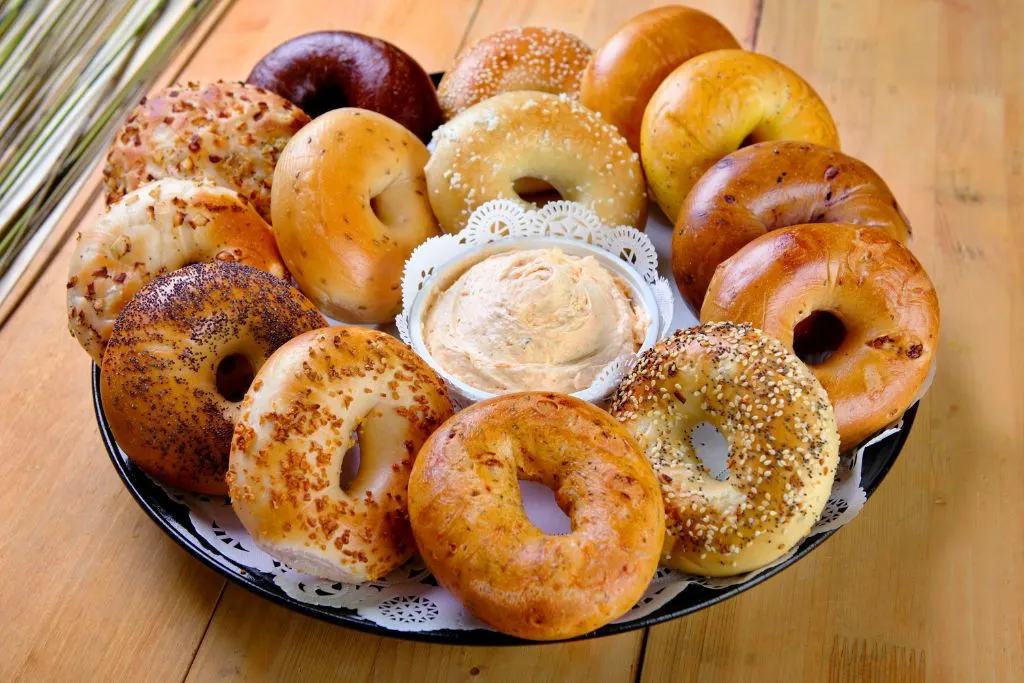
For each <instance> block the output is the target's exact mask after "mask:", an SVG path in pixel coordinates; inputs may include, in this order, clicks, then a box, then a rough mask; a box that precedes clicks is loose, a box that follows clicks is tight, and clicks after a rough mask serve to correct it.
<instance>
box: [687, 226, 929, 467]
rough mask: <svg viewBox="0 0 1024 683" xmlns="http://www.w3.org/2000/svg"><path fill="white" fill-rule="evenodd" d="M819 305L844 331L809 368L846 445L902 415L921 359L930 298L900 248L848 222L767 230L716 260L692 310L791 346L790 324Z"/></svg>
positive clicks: (920, 272)
mask: <svg viewBox="0 0 1024 683" xmlns="http://www.w3.org/2000/svg"><path fill="white" fill-rule="evenodd" d="M822 311H825V312H828V313H831V314H832V315H834V316H836V317H837V318H838V319H839V320H840V321H841V322H842V324H843V326H844V327H845V328H846V333H845V337H844V338H843V339H842V342H841V343H840V345H839V347H838V348H837V349H836V350H835V352H834V353H833V354H832V356H831V357H830V358H828V359H827V360H826V361H824V362H823V363H821V364H818V365H812V366H811V370H812V371H813V372H814V374H815V376H817V378H818V379H819V380H820V381H821V384H822V386H824V387H825V390H826V391H827V392H828V396H829V399H830V400H831V401H832V405H833V406H835V411H836V421H837V422H838V423H839V435H840V437H841V438H842V447H843V449H847V448H851V447H853V446H856V445H857V444H858V443H860V442H861V441H863V440H864V439H866V438H868V437H869V436H871V435H872V434H873V433H875V432H876V431H878V430H879V429H881V428H882V427H885V426H886V425H887V424H889V423H890V422H892V421H893V420H895V419H896V418H898V417H899V416H900V415H901V414H903V412H904V411H905V410H906V409H907V408H908V407H909V406H910V404H911V403H912V402H913V401H914V399H915V398H916V397H917V395H918V393H919V392H920V390H921V387H922V386H923V385H924V382H925V380H926V378H927V376H928V371H929V369H930V368H931V364H932V359H933V357H934V354H935V347H936V344H937V343H938V340H939V302H938V298H937V297H936V294H935V288H934V287H933V286H932V283H931V280H930V279H929V278H928V274H927V273H926V272H925V271H924V268H922V267H921V264H920V263H918V261H917V259H916V258H914V255H913V254H911V253H910V250H909V249H907V248H906V247H904V246H903V245H902V244H900V243H899V242H897V241H895V240H893V239H892V238H890V237H889V236H888V235H886V234H885V233H884V232H883V231H881V230H876V229H873V228H863V227H858V226H855V225H841V224H828V223H815V224H811V225H798V226H794V227H791V228H785V229H782V230H776V231H774V232H769V233H767V234H765V235H762V236H761V237H758V238H757V239H755V240H754V241H752V242H750V243H749V244H747V245H746V246H745V247H743V248H742V249H740V250H739V251H738V252H736V253H735V254H734V255H733V256H732V257H731V258H729V259H728V260H726V261H725V262H724V263H722V265H720V266H719V267H718V270H717V271H715V276H714V277H713V278H712V279H711V286H710V287H709V288H708V294H707V297H706V298H705V299H704V306H703V307H702V308H701V316H700V317H701V320H703V321H708V320H734V321H737V322H749V323H751V324H753V325H756V326H758V327H760V328H762V329H763V330H764V331H765V332H767V333H768V334H770V335H772V336H773V337H776V338H778V339H780V340H782V342H783V343H784V344H785V345H786V347H787V348H789V349H792V348H793V339H794V329H796V327H797V325H798V324H800V323H801V322H802V321H804V320H806V319H807V318H808V317H809V316H810V315H811V314H812V313H818V312H822Z"/></svg>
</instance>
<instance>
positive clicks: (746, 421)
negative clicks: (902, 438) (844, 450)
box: [611, 323, 839, 576]
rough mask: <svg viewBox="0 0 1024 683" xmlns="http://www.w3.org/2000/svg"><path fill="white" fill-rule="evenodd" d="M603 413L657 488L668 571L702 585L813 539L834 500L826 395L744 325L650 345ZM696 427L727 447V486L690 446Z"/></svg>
mask: <svg viewBox="0 0 1024 683" xmlns="http://www.w3.org/2000/svg"><path fill="white" fill-rule="evenodd" d="M611 413H612V415H614V416H615V417H616V418H617V419H618V420H619V421H620V422H622V423H623V424H624V425H625V427H626V429H627V430H628V431H629V432H630V434H632V435H633V437H634V438H635V439H636V441H637V443H638V444H639V445H640V449H641V450H642V451H643V452H644V453H645V454H646V455H647V459H648V460H649V461H650V462H651V465H653V466H654V471H655V473H656V475H657V477H658V479H659V482H660V483H661V491H662V495H663V496H664V501H665V523H666V526H667V533H666V536H665V546H664V550H663V554H662V559H661V562H662V564H663V565H665V566H667V567H671V568H673V569H678V570H681V571H685V572H690V573H693V574H700V575H703V576H730V575H734V574H741V573H744V572H748V571H752V570H754V569H758V568H760V567H763V566H765V565H767V564H769V563H771V562H773V561H774V560H776V559H778V558H779V557H781V556H782V555H784V554H785V553H786V552H788V551H789V550H790V549H791V548H792V547H793V546H794V545H796V543H798V542H799V541H800V539H802V538H803V537H804V536H805V535H806V534H807V533H808V532H809V531H810V529H811V527H812V526H813V525H814V523H815V521H817V519H818V517H819V515H820V514H821V511H822V509H823V508H824V506H825V503H826V501H827V500H828V497H829V494H830V493H831V491H832V482H833V480H834V478H835V474H836V466H837V465H838V463H839V434H838V432H837V430H836V421H835V415H834V414H833V412H832V406H831V405H830V404H829V402H828V396H826V394H825V390H824V389H822V387H821V385H820V384H819V383H818V381H817V380H816V379H815V378H814V375H813V374H812V373H811V372H810V371H809V370H808V369H807V366H805V365H804V364H803V363H802V362H801V361H800V360H799V359H798V358H797V357H796V356H794V355H793V354H791V353H790V352H789V351H787V350H786V348H785V346H783V345H782V343H781V342H779V341H777V340H775V339H773V338H771V337H769V336H768V335H766V334H764V333H763V332H761V331H760V330H757V329H755V328H753V327H750V326H749V325H737V324H733V323H711V324H706V325H702V326H700V327H691V328H690V329H687V330H679V331H677V332H676V333H675V334H674V335H673V336H671V337H669V338H667V339H663V340H662V341H660V342H658V343H657V344H656V345H655V346H654V347H653V348H651V349H650V350H648V351H647V352H645V353H644V354H643V355H642V356H641V357H640V360H639V361H638V363H637V364H636V366H634V368H633V369H632V370H631V371H630V372H629V374H628V375H627V377H626V378H625V379H624V380H623V382H622V384H621V385H620V386H619V388H618V390H617V391H616V393H615V395H614V396H613V398H612V405H611ZM703 422H707V423H710V424H711V425H712V426H713V427H715V428H716V429H717V430H718V431H719V432H720V433H721V435H722V436H723V437H725V441H726V443H727V444H728V448H729V454H728V460H727V462H728V465H729V476H728V478H727V479H725V480H724V481H718V480H716V479H715V478H714V477H712V475H711V472H709V471H708V468H707V467H706V466H705V465H704V464H703V463H702V462H701V461H700V459H699V458H698V455H697V451H696V449H695V447H694V445H693V441H692V435H691V431H692V430H693V428H694V427H696V426H698V425H699V424H701V423H703Z"/></svg>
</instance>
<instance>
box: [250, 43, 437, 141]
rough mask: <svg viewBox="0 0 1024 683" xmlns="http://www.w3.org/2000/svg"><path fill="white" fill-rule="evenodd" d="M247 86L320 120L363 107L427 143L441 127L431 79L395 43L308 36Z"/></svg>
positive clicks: (278, 50) (263, 66)
mask: <svg viewBox="0 0 1024 683" xmlns="http://www.w3.org/2000/svg"><path fill="white" fill-rule="evenodd" d="M245 80H246V82H247V83H251V84H253V85H256V86H259V87H261V88H265V89H267V90H269V91H270V92H273V93H277V94H278V95H280V96H281V97H283V98H285V99H286V100H288V101H290V102H292V103H294V104H295V105H296V106H298V107H299V108H301V109H302V110H303V111H304V112H306V113H307V114H309V115H310V116H312V117H313V118H316V117H317V116H320V115H321V114H323V113H325V112H328V111H330V110H332V109H341V108H342V107H359V108H360V109H369V110H370V111H375V112H377V113H378V114H383V115H384V116H387V117H388V118H391V119H394V120H395V121H397V122H398V123H400V124H402V125H403V126H405V127H406V128H408V129H409V130H410V131H412V133H413V134H414V135H415V136H416V137H418V138H419V139H420V140H422V141H423V142H427V141H429V140H430V134H431V133H432V132H433V130H434V129H435V128H437V127H438V126H439V125H441V106H440V105H439V104H438V101H437V91H436V90H435V89H434V84H433V83H432V82H431V80H430V76H429V75H427V72H426V71H424V70H423V67H422V66H420V65H419V63H418V62H417V61H416V60H415V59H413V58H412V57H411V56H409V55H408V54H407V53H405V52H404V51H403V50H401V49H400V48H398V47H395V46H394V45H392V44H391V43H389V42H387V41H384V40H381V39H379V38H371V37H370V36H364V35H362V34H361V33H353V32H350V31H318V32H316V33H307V34H305V35H302V36H298V37H297V38H292V39H291V40H289V41H286V42H284V43H282V44H281V45H278V46H277V47H275V48H274V49H273V50H271V51H270V52H269V53H267V55H266V56H265V57H263V59H261V60H260V61H259V63H257V64H256V66H254V67H253V69H252V72H251V73H250V74H249V77H248V78H246V79H245Z"/></svg>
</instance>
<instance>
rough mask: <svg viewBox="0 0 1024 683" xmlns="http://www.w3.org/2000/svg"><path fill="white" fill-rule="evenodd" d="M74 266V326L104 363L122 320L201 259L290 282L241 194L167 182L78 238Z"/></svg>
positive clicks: (140, 193)
mask: <svg viewBox="0 0 1024 683" xmlns="http://www.w3.org/2000/svg"><path fill="white" fill-rule="evenodd" d="M76 239H77V241H76V243H75V251H74V253H73V254H72V256H71V264H70V266H69V268H68V271H69V272H68V283H67V305H68V327H69V329H70V330H71V334H72V335H74V337H75V338H76V339H77V340H78V343H79V344H81V345H82V348H84V349H85V350H86V351H87V352H88V353H89V355H90V356H92V359H93V360H94V361H96V363H97V364H99V363H100V362H101V361H102V360H103V349H104V348H105V346H106V343H107V339H108V338H109V337H110V332H111V330H112V329H113V327H114V320H115V319H116V318H117V315H118V313H120V312H121V309H122V308H124V306H125V304H126V303H127V302H128V300H129V299H131V298H132V296H134V294H135V293H136V292H137V291H139V289H140V288H141V287H142V286H143V285H145V284H146V283H147V282H149V281H150V280H152V279H153V278H154V277H156V276H157V275H160V274H163V273H166V272H169V271H172V270H175V269H177V268H181V267H182V266H185V265H188V264H190V263H195V262H198V261H213V260H217V261H237V262H238V263H243V264H245V265H249V266H254V267H256V268H259V269H261V270H265V271H267V272H269V273H270V274H272V275H276V276H277V277H287V272H286V271H285V267H284V264H283V263H282V262H281V255H280V254H279V253H278V251H277V245H276V244H275V242H274V235H273V234H272V233H271V232H270V226H269V225H267V224H266V222H265V221H264V220H263V219H262V218H260V215H259V214H258V213H256V211H255V210H254V209H253V208H252V206H250V205H249V204H247V203H246V202H245V200H243V199H242V198H241V197H239V196H238V193H237V192H235V191H234V190H229V189H227V188H224V187H216V186H214V185H210V184H208V183H204V184H197V183H195V182H193V181H191V180H179V179H176V178H166V179H164V180H158V181H156V182H154V183H150V184H149V185H144V186H142V187H141V188H139V189H138V190H135V191H133V192H129V193H128V194H127V195H125V197H124V198H123V199H121V200H120V201H118V202H116V203H114V204H113V205H112V206H110V207H109V208H108V209H107V212H106V214H105V215H104V216H103V218H102V219H100V221H99V222H98V223H97V224H96V225H94V226H92V227H90V228H88V229H86V230H83V231H82V232H80V233H78V236H77V238H76Z"/></svg>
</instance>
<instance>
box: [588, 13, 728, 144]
mask: <svg viewBox="0 0 1024 683" xmlns="http://www.w3.org/2000/svg"><path fill="white" fill-rule="evenodd" d="M739 47H740V44H739V42H737V41H736V38H735V37H734V36H733V35H732V34H731V33H730V32H729V29H727V28H726V27H725V26H723V25H722V24H721V23H719V21H718V20H717V19H715V18H714V17H712V16H711V15H709V14H705V13H704V12H701V11H700V10H696V9H693V8H690V7H681V6H679V5H669V6H667V7H656V8H654V9H650V10H647V11H646V12H641V13H640V14H638V15H636V16H635V17H633V18H632V19H630V20H629V21H627V22H626V23H625V24H623V25H622V26H621V27H620V28H619V30H617V31H616V32H615V33H614V34H612V37H611V38H609V39H608V41H607V42H606V43H605V44H604V45H602V46H601V47H600V48H598V50H597V52H595V53H594V56H593V57H592V58H591V60H590V62H589V63H588V64H587V68H586V69H584V70H583V76H582V78H581V81H580V103H581V104H583V105H584V106H586V107H589V108H590V109H593V110H594V111H596V112H598V113H599V114H601V116H602V117H604V120H605V121H608V122H609V123H611V124H612V125H613V126H615V127H616V128H618V130H619V132H620V133H622V135H623V137H625V138H626V140H628V141H629V146H630V147H632V148H633V149H634V150H636V151H638V152H639V151H640V124H641V122H642V121H643V117H644V109H645V108H646V107H647V103H648V102H649V101H650V99H651V95H653V94H654V91H655V90H657V88H658V86H659V85H661V82H662V81H664V80H665V78H666V77H667V76H668V75H669V74H670V73H672V71H673V70H674V69H675V68H676V67H677V66H679V65H680V64H682V63H683V62H685V61H686V60H688V59H690V58H691V57H695V56H697V55H699V54H702V53H704V52H710V51H712V50H725V49H730V48H739Z"/></svg>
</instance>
